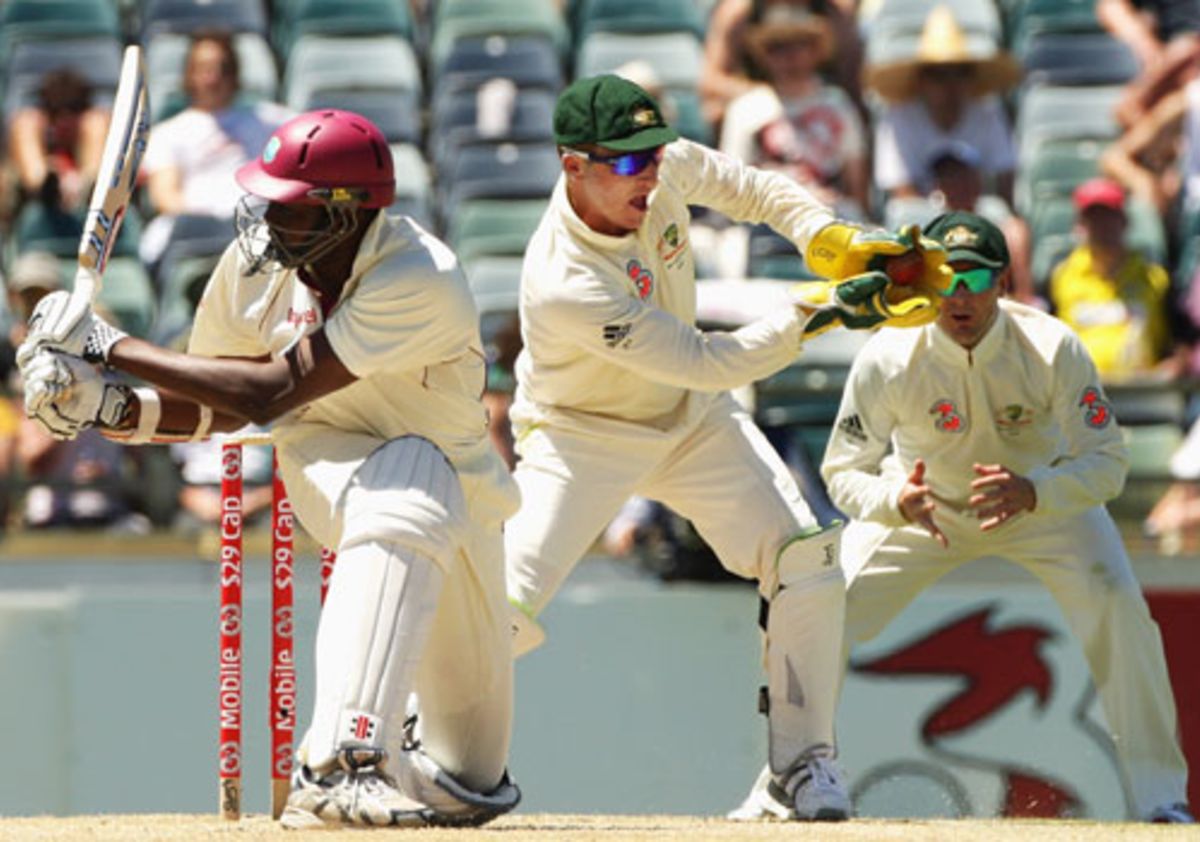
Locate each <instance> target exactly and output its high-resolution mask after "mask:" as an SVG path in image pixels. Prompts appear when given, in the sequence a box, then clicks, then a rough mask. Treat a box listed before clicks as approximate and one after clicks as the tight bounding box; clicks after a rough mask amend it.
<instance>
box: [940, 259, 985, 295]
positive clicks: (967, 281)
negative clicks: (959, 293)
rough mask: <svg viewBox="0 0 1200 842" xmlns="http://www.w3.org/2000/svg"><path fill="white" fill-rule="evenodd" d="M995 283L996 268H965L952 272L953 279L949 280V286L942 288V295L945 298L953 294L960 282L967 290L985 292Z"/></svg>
mask: <svg viewBox="0 0 1200 842" xmlns="http://www.w3.org/2000/svg"><path fill="white" fill-rule="evenodd" d="M995 283H996V270H994V269H988V268H986V267H982V266H981V267H980V268H978V269H967V270H965V271H962V272H955V273H954V280H952V281H951V282H950V286H949V288H948V289H946V290H944V291H943V292H942V295H943V296H945V297H947V298H949V297H950V296H951V295H954V292H955V290H957V289H958V287H959V285H960V284H961V285H962V286H965V287H966V288H967V292H974V293H980V292H987V291H988V290H989V289H991V288H992V286H993V285H994V284H995Z"/></svg>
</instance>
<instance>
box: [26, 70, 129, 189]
mask: <svg viewBox="0 0 1200 842" xmlns="http://www.w3.org/2000/svg"><path fill="white" fill-rule="evenodd" d="M92 95H93V91H92V86H91V83H90V82H88V80H87V79H85V78H83V76H81V75H80V74H79V73H78V72H76V71H74V70H72V69H70V68H66V67H64V68H61V69H57V70H51V71H50V72H49V73H47V74H46V75H45V77H43V79H42V81H41V84H40V85H39V86H38V96H37V104H36V105H32V106H29V107H25V108H20V109H18V110H17V112H16V113H15V114H13V115H12V121H11V123H10V125H9V133H8V150H9V156H10V157H11V159H12V163H13V166H14V169H15V171H16V182H17V188H18V191H19V196H18V197H17V199H18V202H19V203H24V202H26V201H29V200H31V199H36V200H40V201H41V202H42V203H43V204H44V205H45V206H46V207H47V208H49V209H52V210H60V211H68V212H69V211H74V210H77V209H79V208H80V207H81V206H82V205H83V204H84V203H86V202H87V199H88V195H89V194H90V192H91V185H92V182H93V181H95V178H96V171H97V170H98V169H99V168H100V155H101V153H102V152H103V151H104V136H105V134H106V133H107V131H108V120H109V112H108V109H107V108H101V107H99V106H96V105H95V104H94V103H93V101H92V99H93V97H92Z"/></svg>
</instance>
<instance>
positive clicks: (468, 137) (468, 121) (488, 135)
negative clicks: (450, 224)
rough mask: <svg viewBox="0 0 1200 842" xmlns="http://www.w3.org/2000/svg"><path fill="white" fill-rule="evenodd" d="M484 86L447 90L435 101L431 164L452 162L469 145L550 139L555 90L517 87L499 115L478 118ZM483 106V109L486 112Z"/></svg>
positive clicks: (445, 165)
mask: <svg viewBox="0 0 1200 842" xmlns="http://www.w3.org/2000/svg"><path fill="white" fill-rule="evenodd" d="M487 91H488V88H487V86H486V85H485V86H483V87H480V88H478V89H475V90H463V91H458V92H455V93H452V94H446V95H444V96H442V97H440V98H439V99H437V100H436V101H435V102H434V106H433V111H432V113H431V115H430V125H429V138H428V144H427V148H428V151H429V157H430V159H431V161H432V162H433V164H434V166H435V167H437V168H439V169H446V168H447V167H452V166H453V163H452V161H453V158H454V156H455V155H456V154H457V153H458V151H459V150H460V149H461V148H462V147H464V146H468V145H472V144H479V143H497V142H501V141H511V142H514V143H530V142H534V141H545V142H552V141H553V138H554V127H553V115H554V103H555V96H556V95H555V93H553V92H552V91H548V90H544V89H536V88H535V89H530V90H521V89H518V90H516V91H513V92H512V101H511V104H510V105H509V107H508V108H505V109H503V110H502V113H501V114H499V115H491V116H490V117H489V118H487V119H481V115H480V108H481V106H480V100H481V99H485V98H486V97H487V95H488V94H487ZM487 110H488V109H487V107H486V106H485V107H484V112H485V113H486V112H487Z"/></svg>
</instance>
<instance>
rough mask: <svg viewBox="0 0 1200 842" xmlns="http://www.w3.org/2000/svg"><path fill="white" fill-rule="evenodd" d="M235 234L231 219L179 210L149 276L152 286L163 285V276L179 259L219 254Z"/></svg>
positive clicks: (169, 272)
mask: <svg viewBox="0 0 1200 842" xmlns="http://www.w3.org/2000/svg"><path fill="white" fill-rule="evenodd" d="M234 234H235V231H234V225H233V221H232V220H231V219H222V218H220V217H216V216H203V215H199V214H181V215H180V216H177V217H175V220H174V223H173V224H172V226H171V234H170V237H169V238H168V239H167V243H166V246H165V247H164V248H163V251H162V256H161V257H160V258H159V260H158V265H157V267H156V268H155V272H154V275H153V277H152V280H153V281H154V285H155V287H156V288H157V289H159V290H162V289H164V288H165V286H166V279H167V278H168V277H169V276H170V275H171V273H172V272H173V271H175V265H176V264H178V263H180V262H181V261H184V260H190V259H191V258H194V257H213V256H218V255H220V254H221V253H222V252H224V251H225V249H226V247H227V246H228V245H229V243H230V241H232V239H233V237H234Z"/></svg>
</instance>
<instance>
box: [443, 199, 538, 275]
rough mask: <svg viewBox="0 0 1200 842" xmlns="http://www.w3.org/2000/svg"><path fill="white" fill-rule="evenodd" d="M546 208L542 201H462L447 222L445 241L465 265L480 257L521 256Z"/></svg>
mask: <svg viewBox="0 0 1200 842" xmlns="http://www.w3.org/2000/svg"><path fill="white" fill-rule="evenodd" d="M546 205H547V202H546V200H544V199H515V200H504V201H497V200H494V199H479V200H476V201H468V202H463V203H462V205H461V206H459V208H458V211H457V213H455V215H454V218H453V219H451V220H449V230H448V231H447V240H448V241H449V243H450V245H451V246H453V247H454V250H455V251H456V252H457V253H458V256H459V259H461V260H462V261H463V262H464V263H465V262H468V261H470V260H473V259H475V258H479V257H503V256H505V255H507V256H520V255H523V254H524V253H525V247H526V246H527V245H528V244H529V238H530V237H531V236H532V235H533V232H534V230H536V229H537V226H538V223H539V222H541V220H542V215H543V214H544V213H545V212H546Z"/></svg>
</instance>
